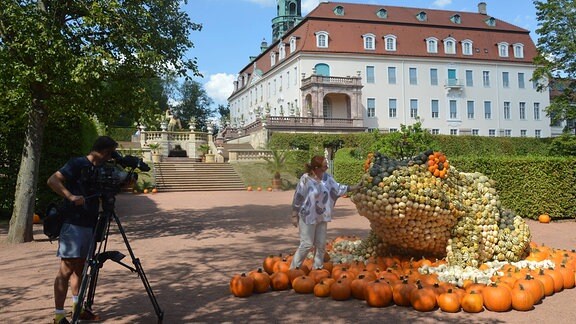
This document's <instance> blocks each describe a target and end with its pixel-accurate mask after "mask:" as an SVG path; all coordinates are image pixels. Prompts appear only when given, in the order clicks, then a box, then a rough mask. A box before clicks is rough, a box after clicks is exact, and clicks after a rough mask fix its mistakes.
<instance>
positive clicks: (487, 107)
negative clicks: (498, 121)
mask: <svg viewBox="0 0 576 324" xmlns="http://www.w3.org/2000/svg"><path fill="white" fill-rule="evenodd" d="M484 118H485V119H491V118H492V102H491V101H484Z"/></svg>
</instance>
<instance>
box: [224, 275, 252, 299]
mask: <svg viewBox="0 0 576 324" xmlns="http://www.w3.org/2000/svg"><path fill="white" fill-rule="evenodd" d="M253 291H254V278H252V277H250V276H246V273H242V274H237V275H235V276H234V277H232V279H231V280H230V292H231V293H232V294H233V295H234V296H236V297H250V296H252V292H253Z"/></svg>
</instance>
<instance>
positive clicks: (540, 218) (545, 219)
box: [538, 214, 551, 224]
mask: <svg viewBox="0 0 576 324" xmlns="http://www.w3.org/2000/svg"><path fill="white" fill-rule="evenodd" d="M550 220H551V218H550V215H548V214H542V215H540V216H538V221H539V222H540V223H545V224H548V223H550Z"/></svg>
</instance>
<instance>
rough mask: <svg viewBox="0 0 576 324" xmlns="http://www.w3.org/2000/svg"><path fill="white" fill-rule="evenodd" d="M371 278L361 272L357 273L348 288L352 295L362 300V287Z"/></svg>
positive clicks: (363, 287)
mask: <svg viewBox="0 0 576 324" xmlns="http://www.w3.org/2000/svg"><path fill="white" fill-rule="evenodd" d="M370 281H372V280H368V279H366V276H365V275H363V274H360V275H358V277H357V278H356V279H354V280H352V282H351V283H350V290H351V291H352V297H354V298H356V299H360V300H364V299H365V298H364V289H365V287H366V285H367V284H368V283H369V282H370Z"/></svg>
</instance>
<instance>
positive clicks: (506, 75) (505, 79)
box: [502, 72, 510, 88]
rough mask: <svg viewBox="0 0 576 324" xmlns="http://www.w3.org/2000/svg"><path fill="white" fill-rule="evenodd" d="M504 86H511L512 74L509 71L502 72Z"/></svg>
mask: <svg viewBox="0 0 576 324" xmlns="http://www.w3.org/2000/svg"><path fill="white" fill-rule="evenodd" d="M502 87H504V88H510V74H509V73H508V72H502Z"/></svg>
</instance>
